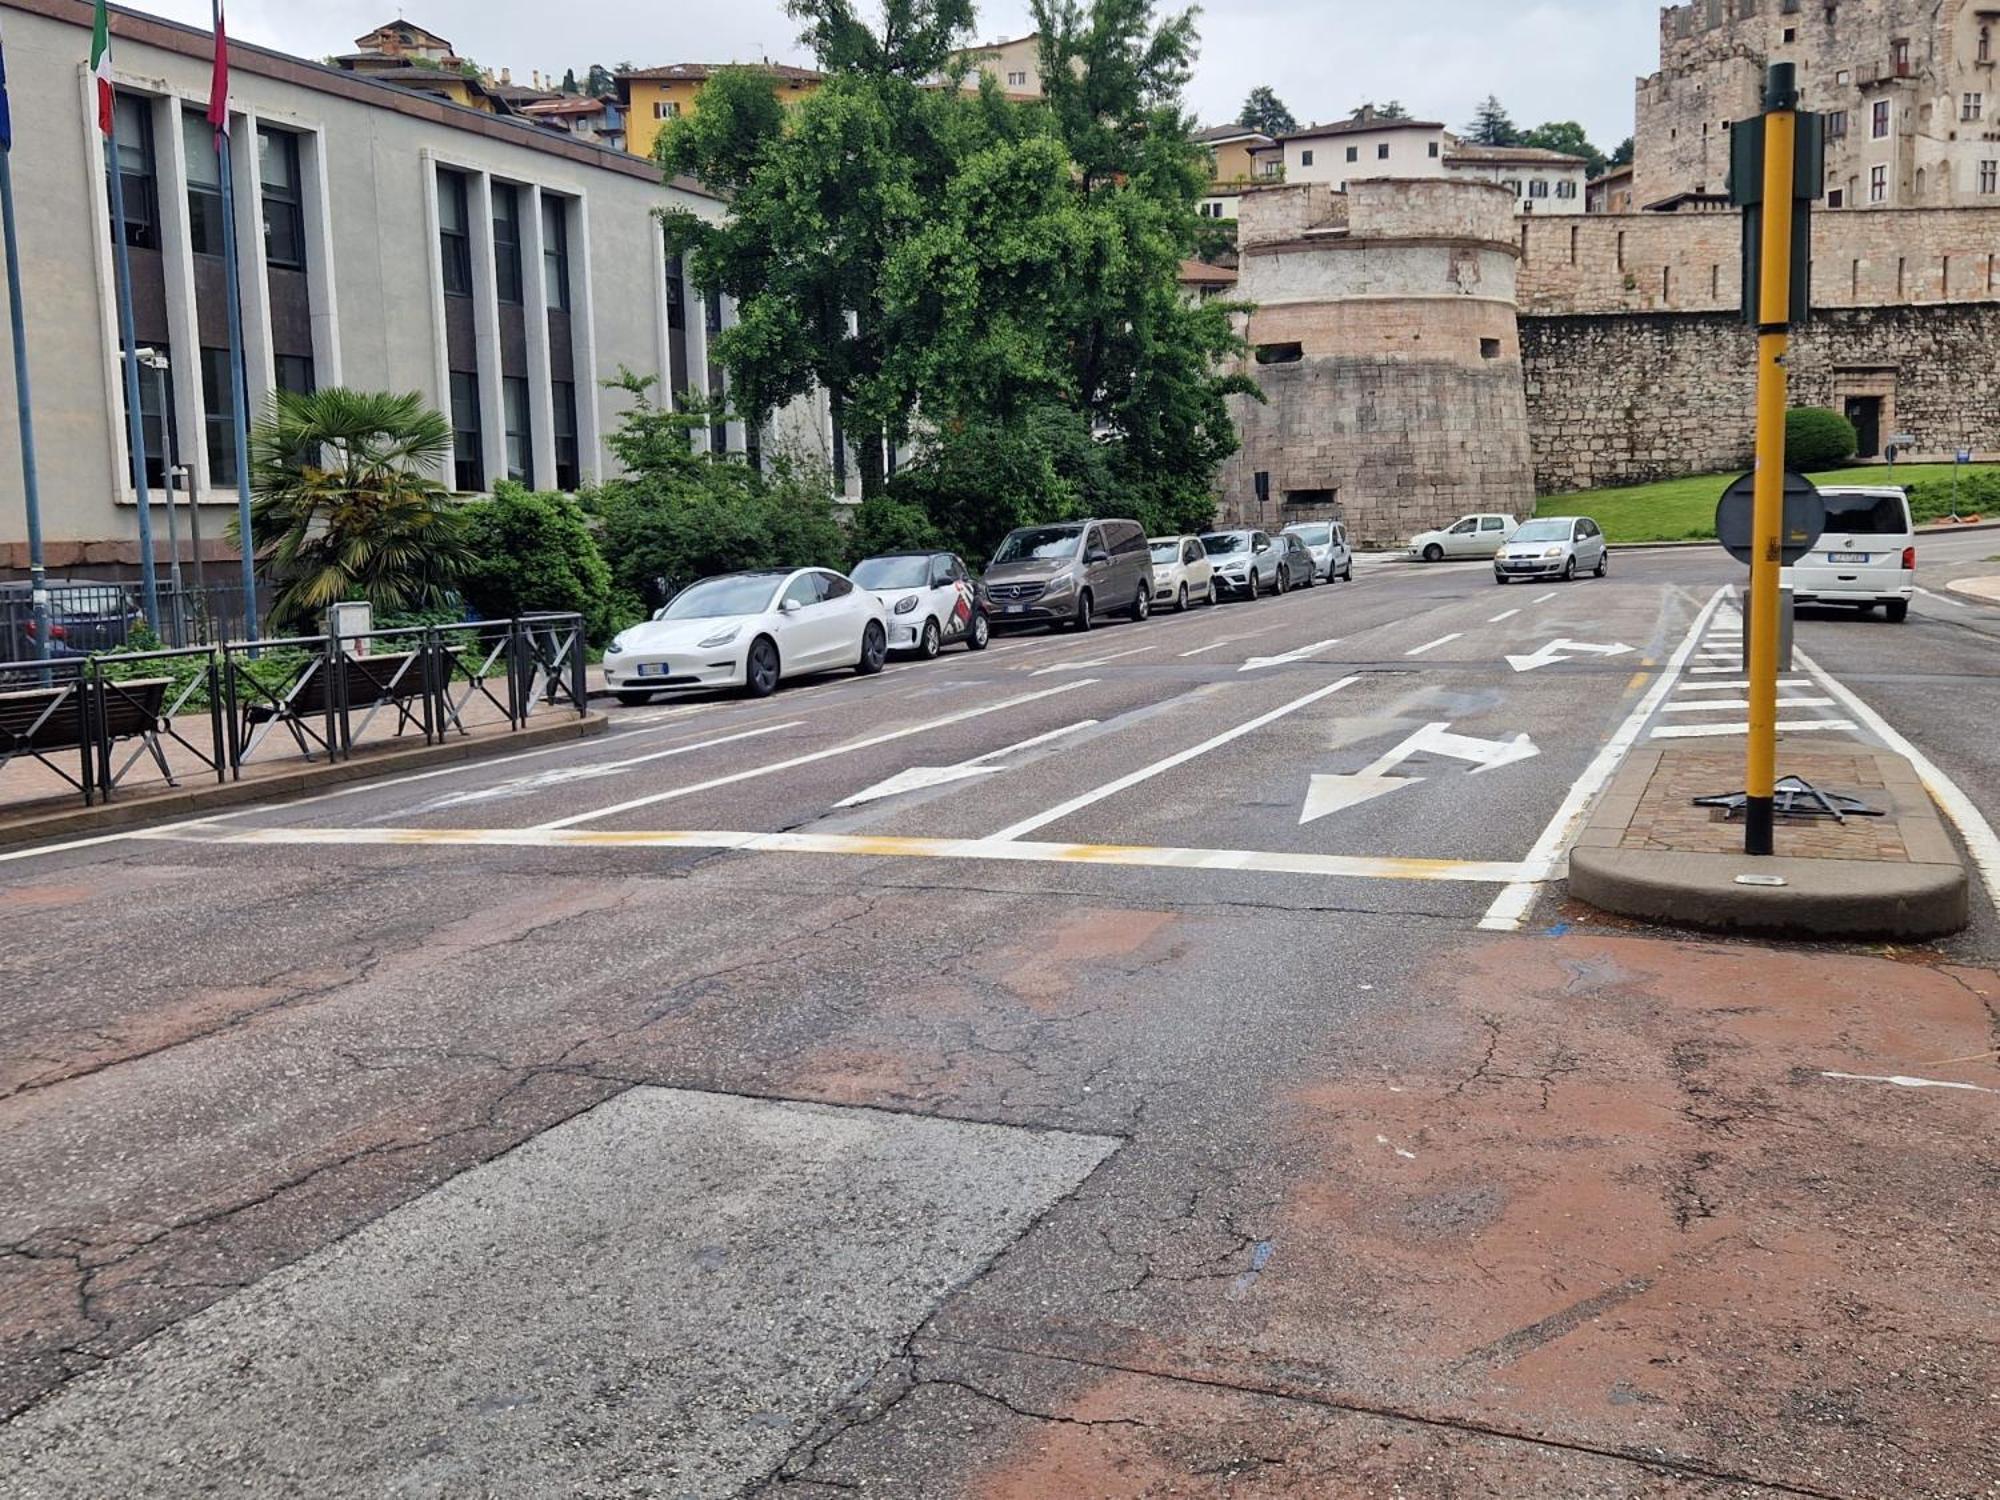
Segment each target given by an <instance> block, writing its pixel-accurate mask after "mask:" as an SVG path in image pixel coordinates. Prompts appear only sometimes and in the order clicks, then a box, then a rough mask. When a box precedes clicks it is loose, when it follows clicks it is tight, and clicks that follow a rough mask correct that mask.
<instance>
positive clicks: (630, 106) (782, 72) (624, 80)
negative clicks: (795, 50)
mask: <svg viewBox="0 0 2000 1500" xmlns="http://www.w3.org/2000/svg"><path fill="white" fill-rule="evenodd" d="M735 66H744V67H753V68H761V69H763V70H764V71H765V72H767V73H769V74H770V75H771V89H772V92H773V93H775V94H776V95H777V96H778V100H779V102H780V103H782V104H796V103H798V102H799V101H800V100H801V99H806V98H810V97H811V96H812V95H813V94H814V93H815V92H817V91H818V89H819V86H820V85H821V84H822V83H824V82H825V81H826V75H825V74H824V73H816V72H814V71H813V70H812V69H811V68H798V67H793V66H792V65H791V64H790V63H774V62H760V63H745V64H740V65H739V64H733V63H669V64H668V65H667V66H666V67H664V68H637V69H634V70H633V71H631V72H629V73H620V74H619V75H618V101H619V103H620V104H622V105H623V106H624V108H625V149H626V150H627V151H630V152H631V153H632V154H633V155H634V156H651V155H652V154H653V143H654V142H655V141H657V140H658V139H659V138H660V132H661V130H663V129H664V128H665V127H666V124H667V121H669V120H673V119H678V118H679V117H680V116H682V115H691V114H693V113H694V111H695V96H696V95H698V94H699V93H700V92H701V90H702V85H704V84H706V83H707V82H708V80H709V79H710V78H712V77H714V76H715V74H716V73H718V72H719V71H721V70H722V69H723V68H726V67H735Z"/></svg>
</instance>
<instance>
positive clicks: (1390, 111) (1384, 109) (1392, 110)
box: [1350, 99, 1410, 120]
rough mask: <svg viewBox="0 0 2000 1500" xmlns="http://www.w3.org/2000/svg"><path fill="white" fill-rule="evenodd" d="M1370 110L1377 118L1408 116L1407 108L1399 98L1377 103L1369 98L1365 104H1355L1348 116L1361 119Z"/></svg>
mask: <svg viewBox="0 0 2000 1500" xmlns="http://www.w3.org/2000/svg"><path fill="white" fill-rule="evenodd" d="M1370 110H1373V111H1374V117H1375V118H1376V119H1378V120H1407V119H1409V118H1410V112H1409V110H1408V109H1406V108H1404V106H1403V101H1402V100H1400V99H1391V100H1390V101H1389V102H1388V103H1387V104H1377V103H1375V101H1374V100H1372V99H1371V100H1369V101H1368V102H1367V103H1366V104H1362V105H1359V106H1357V107H1356V108H1355V110H1354V111H1353V113H1352V115H1351V116H1350V118H1352V119H1356V120H1359V119H1362V118H1363V117H1365V116H1366V115H1367V114H1368V112H1369V111H1370Z"/></svg>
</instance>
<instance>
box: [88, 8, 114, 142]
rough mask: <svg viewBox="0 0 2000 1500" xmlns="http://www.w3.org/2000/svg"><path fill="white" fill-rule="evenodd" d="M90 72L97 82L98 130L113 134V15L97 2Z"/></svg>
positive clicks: (92, 27) (91, 40)
mask: <svg viewBox="0 0 2000 1500" xmlns="http://www.w3.org/2000/svg"><path fill="white" fill-rule="evenodd" d="M90 72H91V76H92V77H94V78H96V80H97V128H98V129H99V130H101V131H103V132H104V133H105V134H106V135H109V134H111V15H110V13H109V12H108V11H106V10H105V8H104V0H97V15H96V18H95V19H94V20H93V21H92V22H91V27H90Z"/></svg>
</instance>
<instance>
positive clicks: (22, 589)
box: [0, 579, 262, 663]
mask: <svg viewBox="0 0 2000 1500" xmlns="http://www.w3.org/2000/svg"><path fill="white" fill-rule="evenodd" d="M48 592H49V602H48V611H49V650H48V655H49V656H51V657H54V658H57V659H65V660H66V659H68V658H71V657H78V656H91V655H94V654H95V653H97V652H100V651H122V650H123V649H124V648H125V647H126V646H127V645H129V644H130V642H131V640H132V636H133V634H134V632H136V631H137V630H138V629H139V627H140V626H141V625H142V624H144V623H145V618H146V616H145V611H144V610H143V608H142V607H141V599H140V591H139V585H137V584H136V583H52V584H50V585H49V591H48ZM244 597H245V596H244V592H243V586H242V585H241V584H236V585H230V586H212V587H208V588H196V587H195V586H193V585H192V584H184V585H183V586H182V587H180V588H178V589H177V588H175V587H174V586H173V584H172V583H171V582H169V581H167V580H165V579H162V580H161V582H160V585H159V599H160V619H159V625H158V629H156V630H155V631H154V632H153V634H154V635H155V637H156V638H157V639H158V641H159V642H160V644H161V645H163V646H167V647H170V648H178V647H186V646H209V645H218V644H220V643H221V642H223V641H231V640H241V639H243V638H244V637H245V636H246V635H248V634H249V633H250V632H249V623H250V612H249V611H248V610H247V609H245V608H244V603H243V601H244ZM258 618H259V621H260V623H261V620H262V616H261V614H260V615H259V617H258ZM41 656H42V650H41V637H40V635H39V634H38V632H37V625H36V621H35V609H34V603H33V601H32V600H31V599H30V597H29V594H28V588H27V585H25V584H0V663H8V662H17V661H34V660H37V659H39V658H40V657H41Z"/></svg>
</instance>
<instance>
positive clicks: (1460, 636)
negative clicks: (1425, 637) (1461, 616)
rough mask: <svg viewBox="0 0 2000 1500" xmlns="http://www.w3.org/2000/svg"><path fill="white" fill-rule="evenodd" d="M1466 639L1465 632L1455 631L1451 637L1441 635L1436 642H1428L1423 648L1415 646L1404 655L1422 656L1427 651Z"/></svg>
mask: <svg viewBox="0 0 2000 1500" xmlns="http://www.w3.org/2000/svg"><path fill="white" fill-rule="evenodd" d="M1464 639H1465V632H1464V631H1463V630H1454V631H1453V632H1452V633H1451V634H1450V635H1441V636H1439V637H1438V638H1437V639H1436V640H1434V641H1426V642H1425V643H1424V644H1423V645H1421V646H1413V647H1411V648H1410V649H1409V650H1408V651H1405V652H1404V653H1403V655H1405V656H1422V655H1423V654H1424V653H1425V652H1427V651H1435V650H1437V648H1438V647H1440V646H1449V645H1450V644H1451V643H1452V642H1453V641H1462V640H1464Z"/></svg>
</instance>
